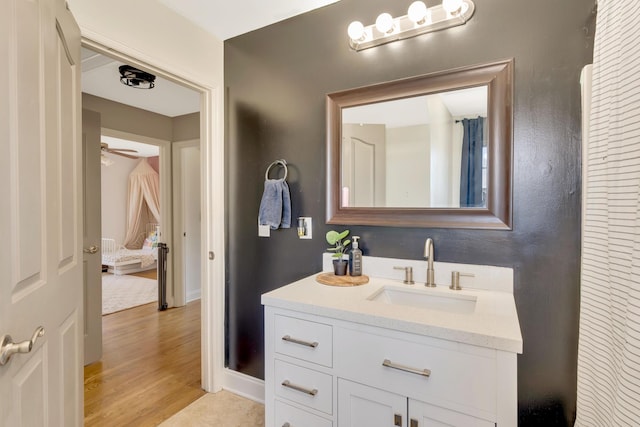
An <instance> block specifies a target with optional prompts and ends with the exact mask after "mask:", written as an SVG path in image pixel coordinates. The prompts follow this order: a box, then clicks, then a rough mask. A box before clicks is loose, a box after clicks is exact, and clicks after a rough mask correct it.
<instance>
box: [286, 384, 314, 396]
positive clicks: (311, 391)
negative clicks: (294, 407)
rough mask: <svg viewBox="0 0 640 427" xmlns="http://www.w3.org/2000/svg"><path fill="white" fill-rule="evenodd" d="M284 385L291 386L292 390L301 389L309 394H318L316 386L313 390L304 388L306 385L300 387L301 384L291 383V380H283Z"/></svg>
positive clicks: (300, 390)
mask: <svg viewBox="0 0 640 427" xmlns="http://www.w3.org/2000/svg"><path fill="white" fill-rule="evenodd" d="M282 386H283V387H287V388H290V389H291V390H295V391H299V392H301V393H304V394H308V395H309V396H315V395H316V394H318V390H317V389H315V388H314V389H313V390H309V389H308V388H304V387H300V386H299V385H295V384H291V382H289V380H284V381H282Z"/></svg>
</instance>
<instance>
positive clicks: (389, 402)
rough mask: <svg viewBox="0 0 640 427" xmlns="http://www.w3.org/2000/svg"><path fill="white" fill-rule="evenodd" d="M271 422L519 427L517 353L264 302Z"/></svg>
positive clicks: (326, 426) (292, 426)
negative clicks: (312, 313)
mask: <svg viewBox="0 0 640 427" xmlns="http://www.w3.org/2000/svg"><path fill="white" fill-rule="evenodd" d="M265 350H266V352H265V406H266V419H265V421H266V426H267V427H273V426H275V427H283V426H284V427H303V426H304V427H309V426H312V427H314V426H322V427H330V426H337V427H364V426H367V427H375V426H385V427H387V426H404V427H432V426H459V427H474V426H476V427H489V426H496V425H497V426H498V427H515V426H517V410H516V406H517V390H516V353H515V352H513V353H511V352H506V351H502V350H496V349H493V348H488V347H481V346H475V345H469V344H464V343H460V342H454V341H448V340H444V339H440V338H432V337H429V336H425V335H420V334H415V333H406V332H401V331H398V330H394V329H390V328H385V327H379V326H374V325H370V324H364V323H360V322H352V321H345V320H342V319H337V318H333V317H329V316H321V315H311V314H306V313H303V312H301V311H296V310H289V309H285V308H278V307H273V306H269V305H265Z"/></svg>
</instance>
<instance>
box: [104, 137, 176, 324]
mask: <svg viewBox="0 0 640 427" xmlns="http://www.w3.org/2000/svg"><path fill="white" fill-rule="evenodd" d="M100 142H101V153H100V171H101V201H102V204H101V213H102V215H101V249H102V250H101V254H102V315H103V316H105V315H108V314H111V313H115V312H118V311H122V310H126V309H130V308H133V307H137V306H140V305H144V304H150V303H156V304H158V298H159V296H158V255H159V254H160V252H159V247H158V244H159V243H160V242H161V241H162V239H161V235H162V231H163V228H164V226H165V224H163V223H162V221H161V220H160V218H161V216H160V215H159V212H160V210H161V206H163V205H164V204H166V203H170V201H168V200H165V198H164V197H162V194H161V193H162V191H161V190H162V189H161V188H160V174H161V170H160V163H161V159H160V147H159V146H157V145H152V144H145V143H140V142H137V141H132V140H129V139H121V138H114V137H110V136H107V135H102V137H101V141H100ZM162 172H163V173H166V172H167V171H162ZM158 202H159V204H158ZM165 209H166V208H165ZM156 215H157V216H156Z"/></svg>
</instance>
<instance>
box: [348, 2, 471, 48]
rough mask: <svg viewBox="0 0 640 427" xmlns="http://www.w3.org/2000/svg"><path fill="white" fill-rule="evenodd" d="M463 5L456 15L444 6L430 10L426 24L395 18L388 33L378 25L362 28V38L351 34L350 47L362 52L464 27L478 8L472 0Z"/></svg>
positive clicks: (406, 17) (433, 7) (401, 17)
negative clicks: (399, 41) (381, 30)
mask: <svg viewBox="0 0 640 427" xmlns="http://www.w3.org/2000/svg"><path fill="white" fill-rule="evenodd" d="M461 4H462V5H461V7H460V9H458V10H457V11H455V12H454V13H449V12H447V11H446V10H445V9H444V8H443V7H442V5H437V6H432V7H430V8H428V9H427V10H428V15H427V18H426V19H425V20H424V23H415V22H413V21H412V20H411V19H410V18H409V15H404V16H400V17H398V18H394V19H393V27H392V29H391V30H389V31H388V32H386V33H382V32H380V31H379V30H378V29H377V28H376V24H372V25H368V26H366V27H363V28H362V37H360V38H358V39H354V38H353V37H352V35H351V34H350V36H349V45H350V46H351V48H352V49H354V50H356V51H360V50H363V49H368V48H370V47H375V46H380V45H382V44H385V43H390V42H393V41H396V40H403V39H408V38H410V37H415V36H419V35H421V34H426V33H431V32H433V31H440V30H445V29H447V28H451V27H457V26H458V25H464V24H466V23H467V21H468V20H469V19H471V17H472V16H473V12H474V11H475V8H476V6H475V4H474V3H473V1H472V0H462V1H461ZM429 18H430V19H429Z"/></svg>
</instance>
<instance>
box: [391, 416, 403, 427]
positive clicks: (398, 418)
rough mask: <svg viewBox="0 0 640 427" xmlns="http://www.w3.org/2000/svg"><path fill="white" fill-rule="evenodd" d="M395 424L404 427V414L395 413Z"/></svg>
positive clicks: (397, 426)
mask: <svg viewBox="0 0 640 427" xmlns="http://www.w3.org/2000/svg"><path fill="white" fill-rule="evenodd" d="M393 425H394V426H396V427H402V415H400V414H393Z"/></svg>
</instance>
